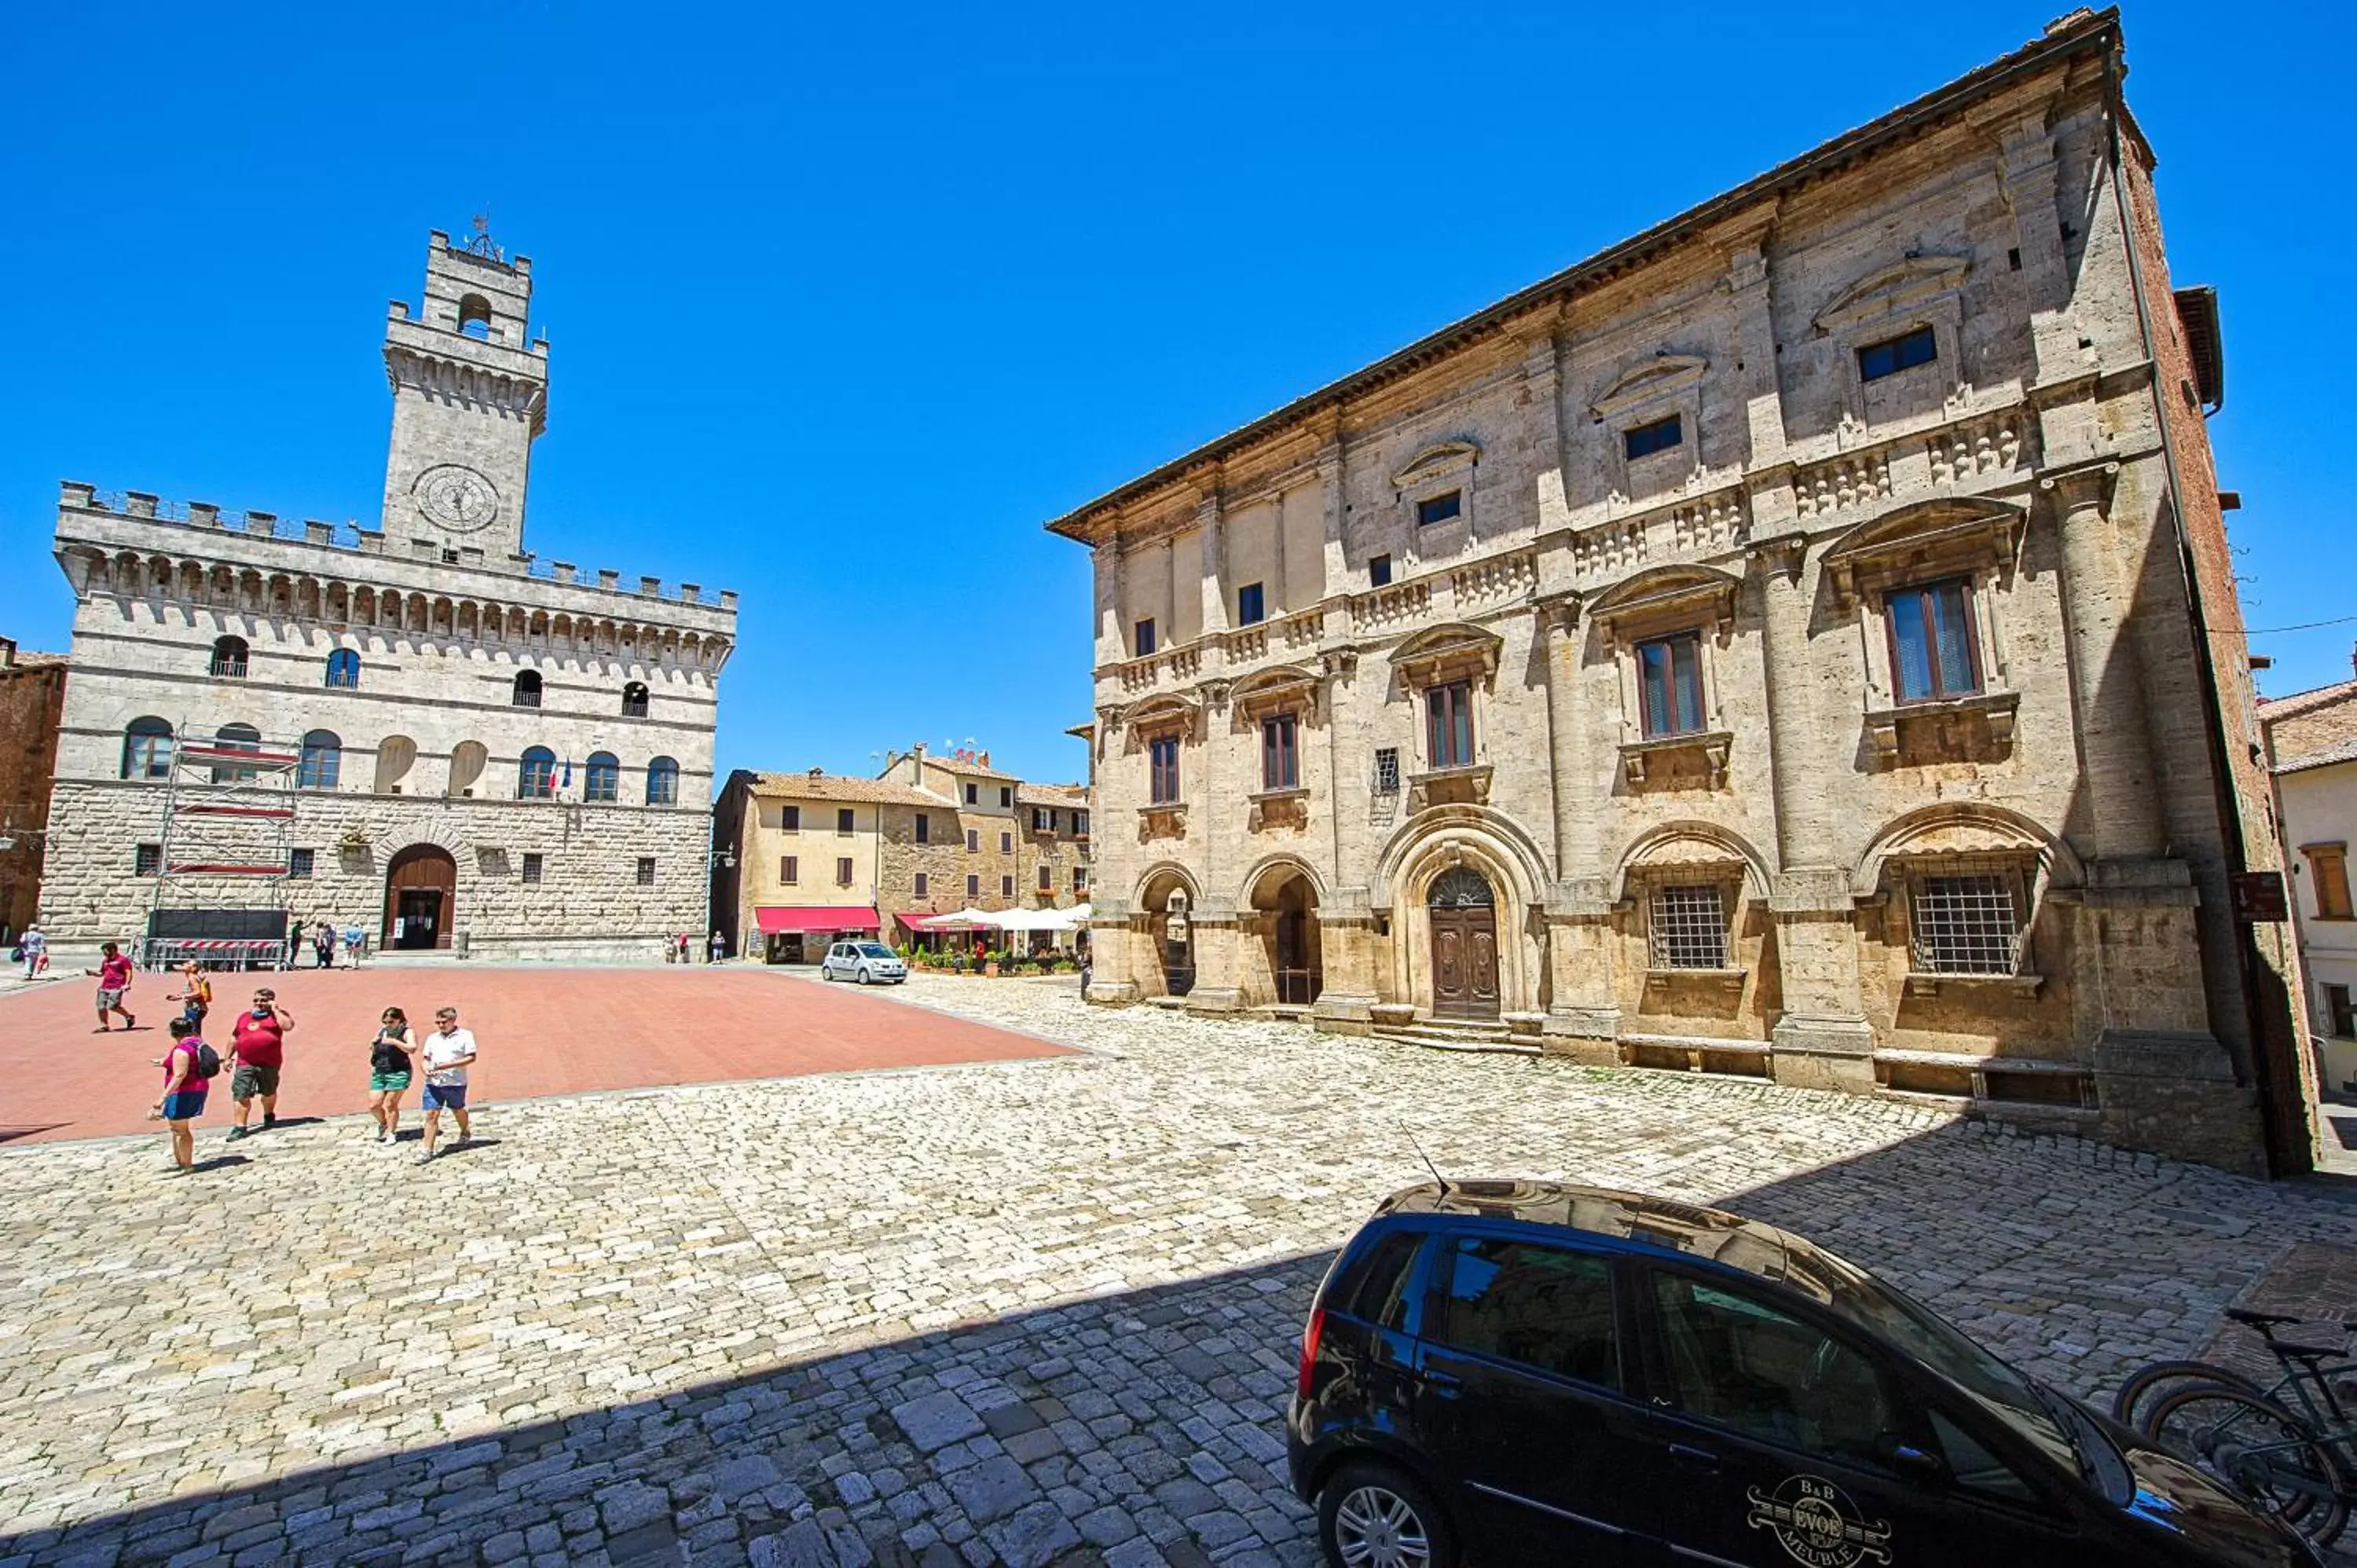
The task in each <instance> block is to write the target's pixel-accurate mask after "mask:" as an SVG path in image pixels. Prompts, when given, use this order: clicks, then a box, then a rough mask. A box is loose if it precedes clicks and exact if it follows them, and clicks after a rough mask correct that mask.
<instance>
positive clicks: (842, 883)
mask: <svg viewBox="0 0 2357 1568" xmlns="http://www.w3.org/2000/svg"><path fill="white" fill-rule="evenodd" d="M834 884H835V886H838V887H848V886H851V857H850V856H849V855H847V854H845V855H838V856H836V857H835V862H834Z"/></svg>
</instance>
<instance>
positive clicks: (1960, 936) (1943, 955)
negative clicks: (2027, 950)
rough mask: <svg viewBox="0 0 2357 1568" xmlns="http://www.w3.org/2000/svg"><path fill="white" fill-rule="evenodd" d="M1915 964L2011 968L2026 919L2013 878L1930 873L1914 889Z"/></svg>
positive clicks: (1935, 970)
mask: <svg viewBox="0 0 2357 1568" xmlns="http://www.w3.org/2000/svg"><path fill="white" fill-rule="evenodd" d="M1913 914H1914V927H1915V933H1914V934H1915V967H1916V969H1917V970H1918V971H1920V972H1922V973H1925V974H2011V973H2013V972H2015V970H2016V968H2017V967H2018V964H2019V963H2020V953H2021V923H2020V920H2019V918H2018V916H2017V914H2016V913H2015V910H2014V904H2013V881H2012V878H2010V877H2007V876H2002V875H1991V874H1988V873H1980V874H1976V875H1966V876H1926V877H1925V878H1923V880H1922V882H1921V885H1919V886H1917V888H1916V889H1915V897H1914V908H1913Z"/></svg>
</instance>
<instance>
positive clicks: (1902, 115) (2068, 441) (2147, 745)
mask: <svg viewBox="0 0 2357 1568" xmlns="http://www.w3.org/2000/svg"><path fill="white" fill-rule="evenodd" d="M2121 48H2122V40H2121V34H2120V30H2119V27H2118V23H2117V19H2116V17H2115V16H2114V15H2113V14H2111V13H2104V14H2102V15H2097V14H2093V13H2090V12H2084V11H2082V12H2077V13H2074V14H2073V15H2072V16H2068V17H2065V18H2063V19H2061V21H2058V22H2057V23H2055V24H2053V25H2052V26H2051V27H2050V28H2049V29H2048V30H2047V32H2046V34H2045V36H2044V37H2042V38H2039V39H2038V40H2036V41H2034V42H2032V43H2031V44H2029V45H2028V46H2027V47H2025V48H2022V49H2020V50H2018V51H2017V52H2015V53H2014V54H2011V55H2009V56H2007V57H2006V58H2004V59H2000V60H1997V61H1996V62H1994V63H1992V64H1991V65H1989V66H1987V67H1985V68H1983V69H1981V70H1976V71H1975V72H1973V73H1972V74H1970V75H1968V76H1966V77H1964V78H1963V79H1961V80H1959V81H1955V82H1953V83H1951V84H1949V85H1948V86H1946V87H1943V88H1942V89H1940V90H1939V91H1935V92H1933V93H1932V94H1930V95H1929V96H1927V97H1924V98H1922V99H1920V100H1918V101H1916V102H1912V103H1910V104H1908V105H1906V106H1905V107H1903V108H1900V109H1899V110H1897V111H1894V112H1893V113H1890V114H1889V115H1886V116H1885V117H1883V118H1882V119H1880V120H1878V121H1876V122H1875V123H1873V124H1869V125H1867V126H1864V127H1861V128H1860V129H1858V130H1857V131H1855V132H1852V133H1850V134H1847V135H1845V136H1843V137H1841V138H1839V139H1837V140H1836V141H1835V142H1832V143H1830V144H1828V145H1825V146H1823V147H1820V148H1818V149H1816V150H1815V151H1813V152H1812V153H1810V154H1808V155H1807V156H1804V157H1802V158H1800V159H1797V160H1795V161H1794V162H1792V163H1790V164H1787V165H1785V166H1781V167H1780V168H1777V169H1775V170H1772V171H1771V172H1770V173H1768V174H1766V175H1764V176H1762V177H1760V178H1758V179H1755V180H1753V181H1751V182H1750V183H1749V184H1747V185H1745V186H1743V187H1741V188H1738V189H1735V190H1732V191H1729V192H1727V193H1726V194H1725V195H1722V196H1719V197H1717V198H1715V199H1712V200H1710V201H1707V202H1706V203H1704V204H1703V205H1702V206H1700V207H1698V208H1696V209H1693V210H1692V211H1689V212H1686V213H1684V214H1683V215H1681V216H1679V217H1677V218H1674V219H1673V220H1669V221H1667V222H1664V223H1663V224H1661V225H1659V226H1658V227H1656V228H1654V229H1652V230H1650V231H1647V232H1645V233H1643V234H1641V235H1639V236H1637V237H1636V238H1634V239H1632V240H1630V241H1627V242H1623V243H1621V244H1619V245H1616V246H1614V247H1612V248H1611V249H1609V250H1608V251H1606V252H1603V253H1602V254H1600V255H1598V256H1596V257H1594V258H1593V259H1591V260H1589V261H1587V262H1584V263H1580V264H1578V265H1577V266H1575V267H1572V268H1571V269H1569V270H1568V271H1566V272H1564V273H1561V274H1556V275H1555V276H1554V277H1551V278H1548V279H1546V280H1544V281H1543V282H1541V283H1539V284H1537V285H1533V286H1532V287H1529V288H1527V289H1524V290H1523V291H1522V292H1521V293H1519V294H1516V295H1512V297H1510V298H1508V299H1506V300H1504V301H1502V302H1501V303H1499V304H1498V305H1495V306H1491V307H1490V308H1489V309H1486V310H1483V311H1481V312H1480V313H1479V314H1477V315H1475V316H1472V317H1468V318H1467V319H1465V320H1463V321H1460V322H1458V323H1457V324H1456V325H1454V326H1451V327H1448V328H1444V329H1443V330H1441V331H1439V332H1437V333H1436V334H1434V335H1433V336H1431V337H1430V338H1426V339H1424V340H1423V341H1421V342H1418V343H1415V344H1413V345H1411V346H1409V347H1408V348H1406V349H1402V350H1400V351H1399V352H1397V353H1395V354H1393V355H1392V356H1390V357H1389V358H1386V359H1384V360H1381V361H1379V362H1377V363H1375V364H1373V365H1371V366H1369V367H1368V368H1366V369H1365V370H1362V371H1358V372H1357V373H1355V374H1352V375H1351V376H1348V377H1346V378H1344V379H1343V380H1341V381H1338V382H1336V383H1334V384H1333V385H1330V386H1328V387H1326V388H1324V389H1322V390H1320V391H1318V392H1312V393H1309V394H1308V395H1307V396H1305V397H1303V398H1301V399H1299V400H1298V401H1297V402H1295V403H1291V404H1289V405H1287V406H1286V407H1285V408H1283V409H1280V410H1278V411H1277V412H1276V413H1272V414H1270V415H1268V416H1266V417H1265V418H1262V419H1260V420H1257V421H1255V422H1254V423H1253V424H1249V425H1247V426H1245V427H1243V429H1241V430H1238V431H1236V432H1235V433H1233V434H1232V435H1228V436H1225V437H1222V439H1220V440H1217V441H1215V442H1212V443H1211V445H1209V446H1204V447H1202V448H1201V449H1200V450H1198V451H1195V452H1192V453H1189V454H1188V455H1187V456H1183V457H1180V458H1179V459H1177V460H1175V461H1173V462H1171V463H1169V464H1168V465H1166V466H1164V467H1161V468H1158V469H1157V470H1155V471H1154V472H1152V473H1150V474H1147V475H1146V476H1144V477H1142V478H1138V479H1136V480H1135V481H1132V482H1131V483H1128V484H1125V485H1124V486H1122V487H1121V488H1120V489H1116V490H1114V491H1113V492H1112V493H1110V494H1108V495H1106V496H1104V497H1103V498H1101V499H1097V500H1095V501H1092V502H1090V503H1088V504H1087V505H1085V506H1082V507H1081V508H1079V509H1078V510H1074V511H1072V512H1071V513H1070V514H1069V515H1067V516H1065V517H1062V518H1060V519H1059V520H1057V521H1054V522H1052V523H1051V524H1049V527H1050V528H1051V529H1052V530H1053V531H1054V532H1058V533H1060V534H1063V535H1065V536H1067V537H1070V538H1071V539H1074V540H1076V541H1079V542H1082V543H1085V544H1086V545H1088V546H1089V547H1090V549H1091V550H1092V554H1093V557H1094V561H1095V584H1096V589H1095V609H1094V618H1095V705H1096V725H1095V740H1096V746H1097V763H1096V773H1095V783H1096V792H1097V801H1098V807H1099V811H1100V813H1101V817H1102V820H1103V822H1104V823H1105V824H1106V829H1107V831H1106V832H1104V833H1103V834H1100V835H1099V836H1098V841H1097V843H1098V847H1097V855H1098V865H1097V868H1096V880H1097V889H1096V892H1097V897H1096V900H1095V905H1094V908H1095V918H1094V919H1093V921H1092V934H1093V936H1094V939H1095V945H1096V957H1097V963H1096V969H1095V973H1094V978H1093V983H1092V990H1091V993H1090V995H1091V998H1092V1000H1094V1001H1099V1002H1105V1003H1125V1002H1135V1001H1139V1000H1141V999H1144V1000H1156V1001H1164V1002H1169V1003H1173V1004H1184V1005H1187V1006H1189V1007H1192V1008H1195V1009H1198V1010H1201V1011H1205V1012H1231V1011H1236V1010H1244V1009H1280V1010H1298V1011H1306V1012H1308V1014H1309V1015H1312V1016H1313V1017H1314V1018H1315V1019H1316V1021H1317V1022H1318V1024H1319V1025H1320V1026H1324V1027H1327V1028H1329V1029H1335V1030H1343V1031H1368V1030H1373V1029H1383V1030H1391V1031H1395V1032H1399V1033H1402V1034H1404V1035H1405V1036H1408V1037H1411V1038H1420V1039H1425V1040H1427V1041H1429V1042H1430V1043H1434V1044H1446V1045H1452V1046H1458V1047H1480V1048H1487V1049H1499V1050H1523V1051H1534V1052H1535V1051H1540V1050H1549V1051H1555V1052H1560V1053H1564V1054H1566V1055H1569V1056H1571V1057H1573V1058H1577V1059H1579V1060H1583V1061H1592V1062H1599V1063H1605V1062H1628V1063H1636V1064H1642V1065H1653V1066H1661V1067H1668V1068H1674V1069H1688V1070H1701V1071H1710V1072H1725V1073H1735V1074H1749V1075H1753V1076H1759V1077H1764V1078H1772V1079H1775V1080H1777V1081H1779V1082H1782V1083H1787V1084H1796V1085H1805V1086H1814V1087H1822V1088H1831V1089H1838V1090H1849V1091H1853V1092H1857V1093H1863V1094H1876V1095H1888V1096H1894V1097H1904V1098H1910V1099H1916V1100H1920V1101H1924V1102H1927V1103H1933V1104H1939V1105H1945V1106H1954V1107H1961V1108H1966V1109H1969V1110H1971V1111H1973V1112H1976V1113H1981V1114H1986V1115H1990V1116H1995V1117H2001V1118H2004V1119H2007V1120H2009V1121H2013V1122H2020V1123H2023V1124H2025V1125H2029V1126H2036V1127H2047V1128H2057V1129H2077V1130H2084V1131H2087V1132H2090V1133H2099V1134H2101V1135H2103V1136H2104V1137H2106V1138H2109V1139H2112V1140H2114V1141H2115V1142H2119V1143H2123V1144H2130V1145H2135V1146H2140V1147H2146V1148H2153V1149H2160V1150H2166V1151H2169V1152H2172V1153H2176V1154H2179V1155H2188V1156H2190V1157H2195V1158H2199V1159H2202V1160H2207V1161H2212V1162H2214V1163H2217V1164H2220V1165H2227V1166H2230V1167H2234V1168H2239V1169H2259V1168H2262V1167H2269V1166H2271V1167H2272V1168H2274V1169H2277V1170H2285V1169H2293V1168H2304V1167H2305V1166H2306V1165H2307V1164H2308V1163H2309V1159H2310V1157H2311V1152H2312V1145H2311V1142H2310V1140H2311V1136H2312V1133H2311V1122H2310V1121H2309V1112H2310V1109H2311V1102H2310V1096H2309V1086H2308V1085H2307V1084H2306V1082H2305V1081H2304V1075H2303V1072H2302V1068H2301V1056H2302V1053H2301V1052H2300V1051H2299V1050H2298V1041H2297V1037H2296V1033H2297V1032H2296V1026H2295V1025H2294V1023H2293V1020H2292V1018H2291V1015H2290V1010H2289V1008H2288V1007H2287V1003H2286V996H2287V986H2291V985H2295V984H2296V978H2295V976H2294V975H2293V973H2292V972H2291V971H2290V970H2289V969H2287V967H2286V964H2285V962H2284V961H2279V960H2278V959H2276V958H2275V957H2272V956H2270V954H2269V952H2267V951H2263V950H2262V948H2261V946H2260V945H2259V944H2257V943H2255V941H2254V940H2253V935H2252V932H2251V929H2250V928H2249V927H2248V926H2247V925H2246V924H2244V923H2242V922H2241V921H2238V919H2237V916H2236V906H2235V902H2234V899H2233V897H2231V895H2230V890H2231V889H2233V888H2234V887H2236V886H2241V884H2242V879H2243V878H2244V874H2245V873H2248V872H2259V873H2266V872H2268V871H2272V870H2275V869H2276V868H2277V866H2278V858H2277V854H2276V845H2275V843H2274V840H2273V837H2272V835H2271V833H2270V832H2269V831H2268V826H2267V819H2266V811H2265V802H2266V799H2267V780H2266V774H2265V771H2264V768H2262V767H2261V766H2259V765H2258V764H2257V763H2255V761H2253V760H2252V759H2253V757H2255V755H2256V754H2255V750H2254V743H2255V741H2256V739H2257V736H2256V731H2255V724H2254V722H2253V704H2252V699H2251V691H2250V684H2249V678H2248V673H2247V671H2246V669H2245V668H2244V663H2243V644H2242V641H2241V638H2240V635H2239V633H2240V627H2241V620H2240V613H2239V610H2238V607H2237V605H2236V601H2235V597H2234V589H2233V575H2232V569H2231V565H2230V562H2229V557H2228V554H2227V549H2226V537H2225V531H2224V524H2223V518H2222V511H2221V509H2220V504H2219V497H2218V493H2217V488H2216V478H2215V476H2214V474H2213V473H2212V465H2211V455H2210V448H2209V444H2208V440H2207V436H2206V434H2205V431H2204V428H2203V423H2202V419H2203V412H2204V410H2205V409H2209V408H2214V407H2215V406H2216V405H2217V404H2218V403H2220V401H2221V400H2222V395H2223V392H2222V386H2223V368H2222V359H2221V351H2220V345H2219V338H2218V332H2217V316H2216V311H2215V306H2214V301H2213V299H2212V296H2211V295H2210V294H2209V291H2207V290H2201V289H2184V290H2177V289H2173V288H2172V285H2171V283H2170V280H2169V272H2168V266H2167V260H2166V257H2165V255H2164V253H2163V251H2162V248H2161V244H2160V236H2159V227H2158V218H2157V216H2156V211H2155V205H2154V195H2153V189H2152V185H2151V170H2152V166H2153V156H2152V153H2151V150H2150V148H2149V147H2148V146H2147V144H2146V142H2145V140H2144V138H2143V135H2142V134H2141V133H2140V132H2139V130H2138V129H2137V126H2136V122H2135V121H2134V119H2133V118H2132V117H2130V116H2129V114H2128V113H2127V112H2126V108H2125V107H2124V105H2123V104H2122V102H2121V100H2120V98H2119V88H2120V82H2121V80H2122V77H2123V74H2124V68H2123V65H2122V62H2121V54H2120V51H2121Z"/></svg>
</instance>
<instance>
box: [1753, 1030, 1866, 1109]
mask: <svg viewBox="0 0 2357 1568" xmlns="http://www.w3.org/2000/svg"><path fill="white" fill-rule="evenodd" d="M1771 1044H1772V1046H1773V1050H1772V1052H1771V1053H1770V1065H1771V1067H1772V1068H1773V1069H1774V1071H1775V1075H1776V1081H1777V1082H1778V1083H1781V1084H1785V1085H1788V1086H1789V1087H1791V1088H1793V1089H1832V1090H1840V1091H1842V1092H1843V1093H1846V1094H1872V1093H1874V1092H1875V1091H1876V1090H1878V1089H1879V1088H1880V1087H1881V1086H1880V1085H1879V1084H1878V1082H1877V1081H1876V1079H1875V1076H1874V1030H1873V1028H1872V1027H1871V1026H1868V1025H1867V1021H1866V1020H1865V1019H1864V1018H1863V1017H1860V1016H1857V1015H1844V1014H1838V1013H1816V1014H1800V1013H1787V1014H1785V1015H1784V1016H1783V1017H1781V1019H1779V1020H1777V1023H1776V1034H1775V1038H1774V1040H1773V1041H1772V1042H1771Z"/></svg>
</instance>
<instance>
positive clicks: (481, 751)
mask: <svg viewBox="0 0 2357 1568" xmlns="http://www.w3.org/2000/svg"><path fill="white" fill-rule="evenodd" d="M490 757H491V754H490V750H489V749H487V748H486V747H485V746H484V745H483V743H482V742H481V741H479V740H462V741H460V742H459V743H458V744H457V746H452V747H451V748H450V789H449V791H448V792H449V794H450V795H451V796H452V798H454V799H457V800H464V799H465V798H467V797H468V796H470V795H472V794H473V793H474V792H475V786H476V784H478V783H479V782H480V781H481V779H482V777H483V764H484V763H486V762H489V761H490Z"/></svg>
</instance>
